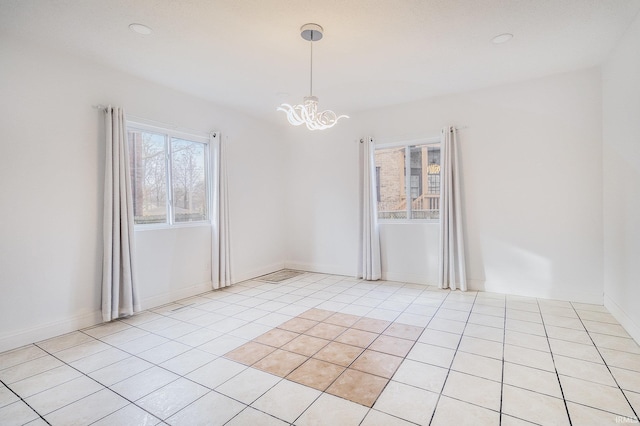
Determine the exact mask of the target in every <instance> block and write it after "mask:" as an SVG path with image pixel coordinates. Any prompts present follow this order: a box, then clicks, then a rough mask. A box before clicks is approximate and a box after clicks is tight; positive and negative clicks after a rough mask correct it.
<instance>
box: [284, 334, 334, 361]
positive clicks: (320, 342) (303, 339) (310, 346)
mask: <svg viewBox="0 0 640 426" xmlns="http://www.w3.org/2000/svg"><path fill="white" fill-rule="evenodd" d="M329 343H330V341H329V340H325V339H320V338H318V337H313V336H307V335H306V334H301V335H300V336H298V337H296V338H295V339H293V340H292V341H290V342H289V343H287V344H286V345H283V346H282V349H284V350H286V351H289V352H295V353H297V354H300V355H306V356H312V355H313V354H315V353H316V352H318V351H319V350H320V349H322V348H324V347H325V346H327V345H328V344H329Z"/></svg>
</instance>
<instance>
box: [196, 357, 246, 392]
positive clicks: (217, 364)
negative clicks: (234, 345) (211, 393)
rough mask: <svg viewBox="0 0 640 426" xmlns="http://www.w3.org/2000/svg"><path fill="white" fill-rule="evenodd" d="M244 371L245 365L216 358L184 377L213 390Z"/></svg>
mask: <svg viewBox="0 0 640 426" xmlns="http://www.w3.org/2000/svg"><path fill="white" fill-rule="evenodd" d="M246 369H247V366H246V365H243V364H240V363H238V362H235V361H231V360H228V359H225V358H218V359H215V360H213V361H211V362H210V363H208V364H205V365H203V366H202V367H200V368H198V369H196V370H193V371H192V372H191V373H189V374H187V375H186V376H185V377H186V378H188V379H189V380H192V381H194V382H196V383H199V384H201V385H203V386H206V387H208V388H209V389H215V388H217V387H218V386H220V385H221V384H222V383H224V382H226V381H227V380H229V379H230V378H232V377H234V376H235V375H237V374H239V373H240V372H241V371H244V370H246Z"/></svg>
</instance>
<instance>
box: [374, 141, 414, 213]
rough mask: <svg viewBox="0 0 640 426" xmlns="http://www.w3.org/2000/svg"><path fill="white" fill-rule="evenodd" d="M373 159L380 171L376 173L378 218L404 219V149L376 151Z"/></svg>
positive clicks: (405, 206) (405, 198) (405, 199)
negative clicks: (377, 179) (377, 178)
mask: <svg viewBox="0 0 640 426" xmlns="http://www.w3.org/2000/svg"><path fill="white" fill-rule="evenodd" d="M375 157H376V168H377V169H379V170H380V171H379V172H378V173H376V175H378V176H377V177H379V182H377V187H378V188H379V194H380V195H379V197H378V218H380V219H406V218H407V191H406V186H405V174H406V173H405V148H404V147H402V148H388V149H377V150H376V153H375Z"/></svg>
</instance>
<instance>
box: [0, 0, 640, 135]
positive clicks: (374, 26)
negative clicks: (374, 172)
mask: <svg viewBox="0 0 640 426" xmlns="http://www.w3.org/2000/svg"><path fill="white" fill-rule="evenodd" d="M639 10H640V0H315V1H310V0H0V36H3V37H7V36H8V37H15V38H19V39H27V40H31V41H34V42H36V43H41V44H43V45H47V46H53V47H55V48H56V49H62V50H65V51H67V52H70V53H72V54H75V55H80V56H82V57H85V58H88V59H90V60H93V61H96V62H98V63H101V64H106V65H108V66H111V67H113V68H116V69H119V70H122V71H125V72H127V73H130V74H133V75H136V76H139V77H142V78H145V79H148V80H152V81H154V82H157V83H160V84H162V85H165V86H169V87H172V88H174V89H178V90H180V91H183V92H186V93H189V94H192V95H195V96H198V97H201V98H204V99H207V100H210V101H212V102H215V103H217V104H221V105H225V106H228V107H231V108H234V109H238V110H242V111H245V112H247V113H248V114H251V115H253V116H257V117H261V118H265V119H268V120H272V121H276V120H280V121H281V122H286V120H284V116H282V114H281V113H277V112H276V111H275V108H276V107H277V106H278V105H279V104H280V103H282V102H288V103H300V102H301V100H302V97H303V96H305V95H307V94H308V90H309V42H306V41H304V40H303V39H302V38H301V37H300V31H299V28H300V26H301V25H303V24H305V23H309V22H313V23H318V24H320V25H322V26H323V27H324V30H325V33H324V38H323V39H322V40H321V41H319V42H317V43H315V44H314V94H315V95H317V96H318V97H319V98H320V107H321V109H324V108H330V109H333V110H335V111H336V112H338V113H345V114H353V113H354V112H357V111H361V110H365V109H370V108H376V107H381V106H387V105H393V104H397V103H403V102H408V101H412V100H417V99H421V98H426V97H430V96H434V95H440V94H446V93H453V92H461V91H466V90H472V89H476V88H481V87H487V86H492V85H497V84H502V83H507V82H513V81H520V80H526V79H530V78H536V77H542V76H545V75H550V74H554V73H559V72H565V71H570V70H574V69H580V68H586V67H591V66H595V65H599V64H601V63H602V62H603V61H604V60H605V59H606V57H607V55H608V54H609V52H610V51H611V49H612V48H613V47H614V46H615V44H616V42H617V40H618V39H619V38H620V37H621V36H622V34H623V32H624V31H625V29H626V28H627V27H628V26H629V24H630V23H631V22H632V21H633V19H634V17H635V16H636V15H637V14H638V11H639ZM131 23H142V24H145V25H147V26H149V27H151V28H152V29H153V33H152V34H151V35H148V36H142V35H139V34H136V33H134V32H132V31H130V30H129V28H128V26H129V24H131ZM505 32H506V33H512V34H514V38H513V39H512V40H511V41H510V42H508V43H505V44H500V45H496V44H493V43H491V39H492V38H493V37H494V36H496V35H498V34H501V33H505Z"/></svg>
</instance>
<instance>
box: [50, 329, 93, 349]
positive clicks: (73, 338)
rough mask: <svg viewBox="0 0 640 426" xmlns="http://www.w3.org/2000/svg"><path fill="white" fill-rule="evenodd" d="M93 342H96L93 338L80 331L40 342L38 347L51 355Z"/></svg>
mask: <svg viewBox="0 0 640 426" xmlns="http://www.w3.org/2000/svg"><path fill="white" fill-rule="evenodd" d="M92 340H94V338H93V337H91V336H88V335H87V334H85V333H82V332H80V331H74V332H73V333H68V334H63V335H62V336H58V337H54V338H53V339H48V340H44V341H42V342H38V343H37V345H38V346H39V347H40V348H42V349H44V350H45V351H47V352H49V353H55V352H59V351H61V350H63V349H68V348H71V347H73V346H77V345H79V344H81V343H86V342H89V341H92Z"/></svg>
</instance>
